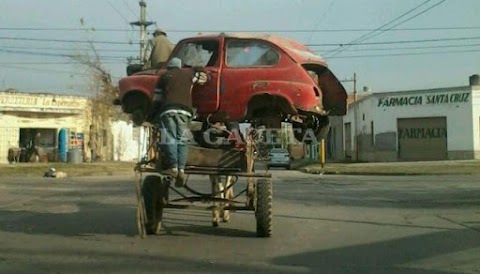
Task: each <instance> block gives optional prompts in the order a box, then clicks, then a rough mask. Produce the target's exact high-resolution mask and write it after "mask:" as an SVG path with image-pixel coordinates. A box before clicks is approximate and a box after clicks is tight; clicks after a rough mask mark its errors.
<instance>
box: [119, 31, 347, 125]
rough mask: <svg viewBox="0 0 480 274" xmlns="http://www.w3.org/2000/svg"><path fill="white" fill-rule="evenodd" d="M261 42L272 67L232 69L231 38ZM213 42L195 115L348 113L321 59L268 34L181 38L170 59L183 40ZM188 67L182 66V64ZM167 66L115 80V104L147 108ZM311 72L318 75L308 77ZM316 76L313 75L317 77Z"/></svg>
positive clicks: (195, 101)
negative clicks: (270, 52) (273, 57)
mask: <svg viewBox="0 0 480 274" xmlns="http://www.w3.org/2000/svg"><path fill="white" fill-rule="evenodd" d="M239 40H241V41H261V42H262V43H265V44H268V45H269V46H270V47H271V48H273V49H274V50H275V51H276V52H277V53H278V54H279V58H278V61H277V62H276V63H275V64H274V65H272V66H252V67H230V66H228V64H227V61H226V58H227V57H226V46H227V45H228V43H230V42H231V41H239ZM201 41H216V42H217V43H218V56H217V58H216V59H217V60H216V61H215V63H213V64H210V65H207V66H205V67H204V68H203V69H204V70H205V71H206V72H207V73H208V74H209V75H210V80H209V82H208V83H207V84H206V85H204V86H195V87H194V89H193V92H192V96H193V104H194V107H195V108H196V111H197V115H198V119H200V120H202V119H205V118H206V117H207V116H208V115H210V114H212V113H216V112H221V113H224V114H225V117H226V119H227V120H229V121H243V120H247V119H251V118H252V117H253V116H255V115H259V113H261V112H259V111H260V110H261V109H265V108H267V109H272V108H275V109H280V111H281V112H282V113H284V114H288V115H289V116H295V115H298V114H315V115H319V116H327V115H333V116H341V115H345V113H346V101H347V94H346V91H345V89H344V87H343V86H342V84H341V83H340V81H339V80H338V79H337V78H336V76H335V75H334V74H333V73H332V72H331V71H330V69H329V68H328V66H327V64H326V62H325V60H324V59H322V58H321V57H320V56H318V55H316V54H315V53H314V52H312V51H311V50H310V49H309V48H308V47H307V46H305V45H302V44H300V43H298V42H296V41H294V40H291V39H287V38H282V37H278V36H274V35H266V34H223V33H222V34H218V35H199V36H195V37H191V38H187V39H183V40H181V41H180V42H179V43H178V44H177V45H176V47H175V49H174V50H173V52H172V54H171V56H170V58H172V57H175V56H176V54H177V51H178V50H179V47H181V46H182V45H183V44H185V43H196V42H201ZM185 69H186V68H185ZM164 72H165V68H161V69H158V70H149V71H142V72H138V73H136V74H133V75H130V76H127V77H125V78H123V79H121V80H120V82H119V94H118V102H119V104H121V105H122V108H123V110H124V111H125V112H126V113H133V112H135V111H140V112H141V113H142V115H145V116H146V115H147V114H148V112H149V108H150V104H151V100H152V96H153V90H154V88H155V85H156V82H157V80H158V78H159V76H160V75H162V73H164ZM312 73H313V75H315V76H316V77H312ZM315 78H316V79H315Z"/></svg>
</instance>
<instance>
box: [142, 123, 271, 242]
mask: <svg viewBox="0 0 480 274" xmlns="http://www.w3.org/2000/svg"><path fill="white" fill-rule="evenodd" d="M253 132H254V131H251V132H250V133H247V135H246V138H245V143H244V146H243V148H242V149H238V148H229V149H207V148H203V147H196V146H190V148H189V156H188V159H189V160H188V161H187V167H186V169H185V173H186V174H187V176H188V177H187V182H186V184H185V186H184V187H183V188H182V189H179V188H175V187H174V186H173V180H174V179H172V178H171V177H168V176H163V175H161V174H160V173H159V172H158V170H159V169H160V168H158V167H159V161H157V160H156V159H161V155H160V154H161V153H160V152H159V151H158V150H157V149H156V144H157V140H158V138H159V137H158V135H157V133H154V134H152V135H151V137H150V149H149V153H148V154H149V156H148V157H149V159H147V160H146V161H144V162H140V163H138V164H137V165H136V167H135V186H136V193H137V202H138V205H137V226H138V231H139V234H140V236H142V237H145V236H146V235H147V234H158V233H159V232H160V231H161V230H162V217H163V210H164V209H168V208H175V209H200V210H210V211H211V212H212V225H213V226H218V225H219V223H220V222H221V221H224V222H228V221H229V219H230V211H254V212H255V219H256V223H257V229H256V232H257V236H258V237H270V236H271V233H272V181H271V174H270V173H267V172H255V171H254V170H255V168H254V163H255V141H254V140H255V138H254V133H253ZM190 175H208V176H209V178H210V183H211V192H210V193H205V192H200V191H197V190H195V189H193V188H192V187H191V186H190V185H189V184H188V182H189V180H188V178H189V177H190ZM240 178H242V179H243V178H245V179H246V181H247V184H246V187H245V188H244V189H243V190H240V191H238V193H235V192H234V185H235V184H236V182H237V181H238V179H240ZM171 192H174V193H175V194H177V195H176V197H175V198H173V197H170V196H171V195H170V193H171ZM242 195H244V198H241V196H242ZM172 196H173V195H172Z"/></svg>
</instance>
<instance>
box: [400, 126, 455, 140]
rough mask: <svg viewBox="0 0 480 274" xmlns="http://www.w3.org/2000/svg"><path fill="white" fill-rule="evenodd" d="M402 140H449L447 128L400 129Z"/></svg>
mask: <svg viewBox="0 0 480 274" xmlns="http://www.w3.org/2000/svg"><path fill="white" fill-rule="evenodd" d="M398 138H400V139H434V138H447V129H446V128H441V127H439V128H404V129H399V131H398Z"/></svg>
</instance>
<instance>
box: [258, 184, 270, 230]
mask: <svg viewBox="0 0 480 274" xmlns="http://www.w3.org/2000/svg"><path fill="white" fill-rule="evenodd" d="M272 200H273V189H272V180H271V179H259V180H258V181H257V184H256V208H255V219H256V221H257V237H263V238H267V237H270V236H271V235H272V223H273V222H272Z"/></svg>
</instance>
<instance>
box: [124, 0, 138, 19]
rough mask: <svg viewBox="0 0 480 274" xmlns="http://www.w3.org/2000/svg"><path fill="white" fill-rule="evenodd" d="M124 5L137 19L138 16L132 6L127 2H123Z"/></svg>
mask: <svg viewBox="0 0 480 274" xmlns="http://www.w3.org/2000/svg"><path fill="white" fill-rule="evenodd" d="M123 3H124V4H125V6H127V9H129V10H130V12H131V13H132V14H133V17H137V14H136V13H135V12H134V11H133V9H132V7H131V6H130V4H128V2H127V1H126V0H123Z"/></svg>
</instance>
